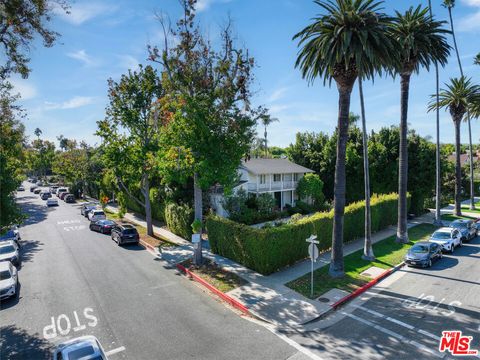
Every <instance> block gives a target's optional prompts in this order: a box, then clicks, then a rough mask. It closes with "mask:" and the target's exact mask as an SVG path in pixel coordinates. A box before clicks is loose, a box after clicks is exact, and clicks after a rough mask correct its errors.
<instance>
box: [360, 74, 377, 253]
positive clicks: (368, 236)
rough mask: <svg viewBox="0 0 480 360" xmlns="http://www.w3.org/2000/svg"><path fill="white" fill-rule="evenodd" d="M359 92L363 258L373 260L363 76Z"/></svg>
mask: <svg viewBox="0 0 480 360" xmlns="http://www.w3.org/2000/svg"><path fill="white" fill-rule="evenodd" d="M358 92H359V94H360V109H361V114H362V133H363V137H362V142H363V177H364V180H365V242H364V245H363V256H362V259H364V260H368V261H373V260H375V254H374V253H373V247H372V225H371V224H372V221H371V219H372V217H371V210H370V172H369V170H368V168H369V166H368V139H367V121H366V118H365V102H364V98H363V86H362V78H361V77H359V78H358Z"/></svg>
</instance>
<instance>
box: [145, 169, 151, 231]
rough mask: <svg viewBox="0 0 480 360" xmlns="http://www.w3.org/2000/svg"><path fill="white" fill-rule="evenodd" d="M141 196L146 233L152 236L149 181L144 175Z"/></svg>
mask: <svg viewBox="0 0 480 360" xmlns="http://www.w3.org/2000/svg"><path fill="white" fill-rule="evenodd" d="M143 196H144V198H145V220H146V221H147V234H148V235H149V236H153V220H152V205H151V203H150V181H149V180H148V176H146V178H145V181H144V184H143Z"/></svg>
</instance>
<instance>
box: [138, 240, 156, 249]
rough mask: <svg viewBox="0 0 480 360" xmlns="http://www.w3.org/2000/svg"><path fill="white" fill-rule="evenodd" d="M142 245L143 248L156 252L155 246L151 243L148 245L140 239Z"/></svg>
mask: <svg viewBox="0 0 480 360" xmlns="http://www.w3.org/2000/svg"><path fill="white" fill-rule="evenodd" d="M139 242H140V245H142V246H143V247H145V248H147V249H150V250H152V251H155V246H152V245H150V244H149V243H146V242H145V241H143V240H142V239H140V241H139Z"/></svg>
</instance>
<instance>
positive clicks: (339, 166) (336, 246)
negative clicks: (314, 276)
mask: <svg viewBox="0 0 480 360" xmlns="http://www.w3.org/2000/svg"><path fill="white" fill-rule="evenodd" d="M352 85H353V84H352ZM351 92H352V86H340V85H338V93H339V101H338V123H337V131H338V138H337V159H336V164H335V184H334V197H333V202H334V206H333V231H332V252H331V261H330V269H329V274H330V276H332V277H342V276H344V275H345V271H344V266H343V265H344V264H343V216H344V212H345V182H346V179H345V156H346V148H347V140H348V115H349V112H350V95H351Z"/></svg>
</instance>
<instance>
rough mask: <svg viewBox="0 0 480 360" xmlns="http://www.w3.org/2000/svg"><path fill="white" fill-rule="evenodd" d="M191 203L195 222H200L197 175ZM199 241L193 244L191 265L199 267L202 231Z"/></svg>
mask: <svg viewBox="0 0 480 360" xmlns="http://www.w3.org/2000/svg"><path fill="white" fill-rule="evenodd" d="M193 202H194V209H195V220H199V221H202V220H203V214H202V188H201V187H200V184H199V183H198V174H197V173H195V174H194V175H193ZM199 234H200V241H199V242H198V243H195V244H193V249H194V252H193V263H194V264H195V265H201V264H202V262H203V259H202V240H201V238H202V229H200V233H199Z"/></svg>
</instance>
